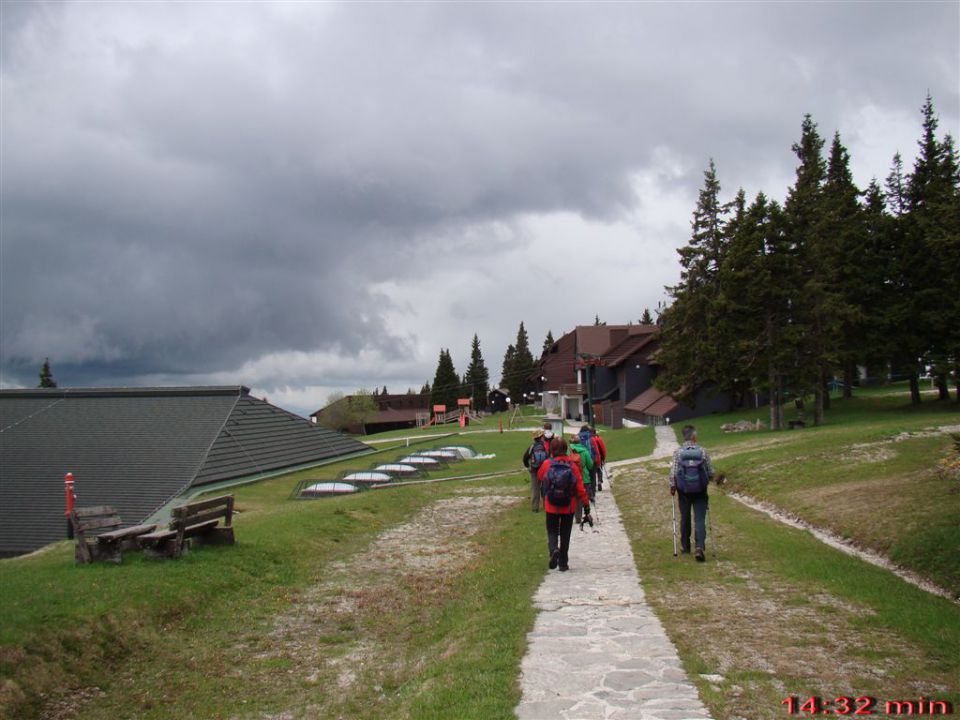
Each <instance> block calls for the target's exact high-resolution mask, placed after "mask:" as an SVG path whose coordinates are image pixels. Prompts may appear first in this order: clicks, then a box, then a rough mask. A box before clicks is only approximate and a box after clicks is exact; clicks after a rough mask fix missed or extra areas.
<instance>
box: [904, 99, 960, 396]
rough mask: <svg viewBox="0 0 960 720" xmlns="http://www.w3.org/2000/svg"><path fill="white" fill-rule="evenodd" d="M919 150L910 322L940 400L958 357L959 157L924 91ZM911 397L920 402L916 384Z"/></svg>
mask: <svg viewBox="0 0 960 720" xmlns="http://www.w3.org/2000/svg"><path fill="white" fill-rule="evenodd" d="M922 114H923V134H922V136H921V138H920V141H919V146H920V153H919V154H918V156H917V159H916V161H915V163H914V167H913V172H912V173H911V174H910V176H909V178H908V181H907V193H906V194H907V203H908V209H909V213H908V221H907V224H906V234H907V248H908V251H909V252H910V253H911V256H910V258H909V263H910V273H909V274H910V275H911V276H912V278H913V292H914V296H913V297H912V298H911V300H912V302H911V306H912V320H913V322H914V323H916V325H917V335H918V337H917V340H918V344H917V346H916V348H914V351H915V352H916V351H918V352H919V355H920V357H919V359H918V366H919V367H918V369H922V368H923V367H924V366H925V365H927V364H929V365H930V366H931V372H932V373H933V377H934V379H935V381H936V385H937V387H938V389H939V392H940V399H941V400H946V399H947V398H949V388H948V386H947V377H948V373H949V372H950V370H951V369H952V368H953V365H955V363H956V356H955V355H954V353H953V351H952V350H953V349H955V348H953V346H954V339H955V337H956V333H957V329H956V320H957V314H956V310H955V308H956V295H957V285H956V284H955V280H956V278H957V271H956V265H957V263H958V260H957V258H958V257H960V254H958V249H960V245H958V232H960V228H958V225H957V212H956V207H957V192H958V185H957V160H956V152H955V150H954V147H953V139H952V138H951V137H950V136H949V135H948V136H946V137H945V138H944V140H943V141H940V140H938V139H937V127H938V125H939V121H938V119H937V115H936V112H935V111H934V108H933V100H932V98H931V97H930V96H929V95H927V99H926V102H925V103H924V106H923V109H922ZM913 385H914V381H913V378H912V377H911V391H912V393H911V394H912V395H914V396H916V398H917V400H919V387H917V389H916V390H914V387H913Z"/></svg>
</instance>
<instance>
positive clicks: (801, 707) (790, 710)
mask: <svg viewBox="0 0 960 720" xmlns="http://www.w3.org/2000/svg"><path fill="white" fill-rule="evenodd" d="M780 704H781V705H785V706H786V708H787V715H874V714H880V713H882V714H885V715H952V714H953V704H952V703H951V702H949V701H948V700H935V699H931V698H925V697H923V696H922V695H921V696H920V697H919V698H917V699H915V700H878V699H877V698H875V697H871V696H870V695H861V696H860V697H850V696H847V695H841V696H840V697H835V698H833V699H828V698H822V697H817V696H807V697H797V696H794V695H791V696H790V697H785V698H784V699H783V700H781V701H780Z"/></svg>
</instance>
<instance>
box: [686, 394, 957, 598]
mask: <svg viewBox="0 0 960 720" xmlns="http://www.w3.org/2000/svg"><path fill="white" fill-rule="evenodd" d="M730 419H731V418H730V416H722V417H720V416H715V417H711V418H703V419H701V420H700V421H699V422H698V430H699V431H700V436H701V440H702V442H703V443H704V444H705V445H706V446H707V447H708V448H710V449H711V451H713V452H714V454H716V455H718V456H719V457H718V460H717V461H716V463H715V465H716V466H717V468H718V469H719V470H721V471H723V472H725V473H726V475H727V483H728V488H729V489H733V490H737V491H740V492H744V493H746V494H748V495H751V496H753V497H756V498H759V499H761V500H765V501H768V502H772V503H773V504H775V505H777V506H779V507H782V508H784V509H786V510H788V511H790V512H791V513H793V514H795V515H798V516H800V517H802V518H803V519H805V520H807V521H808V522H811V523H813V524H814V525H817V526H820V527H824V528H827V529H829V530H831V531H832V532H834V533H836V534H838V535H840V536H841V537H846V538H850V539H852V540H853V541H854V542H856V543H857V544H859V545H862V546H864V547H869V548H871V549H874V550H876V551H878V552H880V553H882V554H884V555H887V556H888V557H890V558H891V559H892V560H893V561H894V562H896V563H898V564H902V565H904V566H905V567H909V568H910V569H912V570H915V571H917V572H919V573H921V574H922V575H925V576H927V577H929V578H930V579H931V580H933V581H934V582H936V583H937V584H939V585H941V586H942V587H944V588H947V589H948V590H950V591H952V592H954V593H956V594H957V595H958V596H960V536H958V533H957V532H956V528H957V527H960V488H958V487H957V486H956V482H955V481H954V482H951V481H950V480H948V479H946V478H942V477H939V476H938V475H937V473H936V471H935V465H936V463H937V461H938V460H940V459H941V458H942V457H944V456H945V454H946V453H947V451H948V449H949V447H950V444H951V439H950V437H949V436H947V435H942V434H940V435H933V436H928V437H924V436H922V433H923V431H924V430H925V429H930V428H934V427H939V426H951V425H957V424H960V406H958V405H957V404H956V403H952V402H951V403H942V402H933V401H928V402H925V403H923V404H921V405H920V406H919V407H912V406H910V405H906V404H905V398H904V397H903V396H897V395H893V396H891V395H874V396H872V397H871V396H869V395H868V396H867V397H864V398H853V399H850V400H842V401H834V404H833V408H832V409H831V410H830V411H829V413H828V415H827V423H826V424H825V425H823V426H822V427H819V428H807V429H805V430H798V431H787V432H781V433H769V432H765V433H745V434H731V433H723V432H722V431H721V430H720V429H719V427H720V425H721V424H722V423H723V422H729V421H730ZM903 433H908V434H909V433H912V434H918V435H917V436H915V437H905V436H903V435H902V434H903ZM898 436H900V438H899V439H897V440H894V438H897V437H898ZM762 442H773V443H775V444H771V445H769V446H767V447H759V446H757V445H758V443H762ZM751 446H754V447H751ZM738 449H741V450H746V451H745V452H736V451H737V450H738ZM728 453H735V454H732V455H731V456H729V457H723V456H724V455H725V454H728Z"/></svg>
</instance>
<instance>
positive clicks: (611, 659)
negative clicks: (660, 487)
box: [516, 427, 710, 720]
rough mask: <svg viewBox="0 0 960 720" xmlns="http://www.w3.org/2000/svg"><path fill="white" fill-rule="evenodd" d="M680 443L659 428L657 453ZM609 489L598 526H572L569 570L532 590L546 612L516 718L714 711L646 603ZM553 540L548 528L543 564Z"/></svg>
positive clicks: (580, 719)
mask: <svg viewBox="0 0 960 720" xmlns="http://www.w3.org/2000/svg"><path fill="white" fill-rule="evenodd" d="M670 443H672V445H671V444H670ZM675 447H676V441H675V439H674V434H673V430H672V429H670V428H669V427H668V428H657V450H656V451H655V453H654V455H653V456H652V457H654V458H656V457H666V456H669V455H670V454H672V452H673V448H675ZM648 459H649V458H648ZM611 490H612V488H610V487H608V485H604V490H603V492H601V493H598V494H597V503H596V507H597V511H596V515H597V517H598V518H599V520H600V523H599V525H598V527H597V528H596V532H590V530H589V528H587V530H586V532H580V530H579V528H578V527H577V526H574V530H573V538H572V540H571V543H570V571H569V572H566V573H561V572H559V571H556V570H553V571H550V572H549V573H548V575H547V577H546V579H545V580H544V581H543V584H542V585H541V586H540V588H539V590H538V591H537V594H536V596H535V597H534V602H535V603H536V605H537V607H538V608H539V609H540V614H539V615H538V616H537V621H536V624H535V625H534V628H533V631H532V632H531V633H530V634H529V636H528V642H529V647H528V649H527V654H526V656H525V657H524V658H523V663H522V664H521V677H520V684H521V687H522V690H523V697H522V699H521V701H520V704H519V705H518V706H517V708H516V714H517V717H519V718H521V720H535V719H536V720H539V719H540V718H543V719H544V720H547V719H549V720H555V719H556V718H565V719H566V718H569V719H577V720H590V719H593V718H604V719H605V720H620V719H621V718H623V719H626V718H636V719H638V720H686V719H696V720H703V719H704V718H709V717H710V716H709V714H708V713H707V711H706V709H705V708H704V707H703V704H702V703H701V702H700V698H699V697H698V695H697V689H696V687H695V686H694V685H693V683H691V682H690V680H689V679H688V678H687V677H686V674H685V673H684V672H683V668H682V667H681V665H680V660H679V658H678V657H677V651H676V648H675V647H674V646H673V643H672V642H671V641H670V638H668V637H667V634H666V633H665V632H664V629H663V626H662V625H661V624H660V621H659V620H658V619H657V617H656V616H655V615H654V614H653V611H652V610H651V609H650V608H649V607H648V606H647V604H646V602H645V601H644V594H643V589H642V588H641V587H640V580H639V577H638V576H637V571H636V567H635V565H634V562H633V553H632V552H631V550H630V544H629V542H628V540H627V534H626V532H625V531H624V529H623V524H622V523H621V521H620V512H619V510H618V509H617V504H616V502H615V501H614V498H613V495H614V493H613V492H611ZM546 545H547V541H546V531H544V538H543V548H544V550H543V562H544V565H546V562H547V550H546Z"/></svg>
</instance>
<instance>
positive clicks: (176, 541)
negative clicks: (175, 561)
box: [137, 495, 234, 558]
mask: <svg viewBox="0 0 960 720" xmlns="http://www.w3.org/2000/svg"><path fill="white" fill-rule="evenodd" d="M221 520H222V521H223V525H221V524H220V521H221ZM232 522H233V495H222V496H221V497H216V498H211V499H210V500H201V501H200V502H195V503H188V504H187V505H181V506H180V507H178V508H174V509H173V520H171V521H170V525H169V527H168V529H166V530H158V531H156V532H151V533H147V534H145V535H140V536H139V537H138V538H137V541H138V542H139V544H140V547H141V548H142V549H143V552H144V554H146V555H147V557H154V558H168V557H169V558H178V557H180V556H181V555H183V553H184V552H186V551H187V550H189V549H190V543H191V540H196V541H197V542H200V543H206V544H210V545H233V543H234V539H233V525H232Z"/></svg>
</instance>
